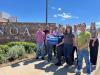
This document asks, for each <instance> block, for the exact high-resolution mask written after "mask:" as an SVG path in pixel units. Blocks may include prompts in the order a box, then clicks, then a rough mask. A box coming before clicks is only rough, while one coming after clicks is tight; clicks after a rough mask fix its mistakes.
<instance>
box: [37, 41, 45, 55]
mask: <svg viewBox="0 0 100 75" xmlns="http://www.w3.org/2000/svg"><path fill="white" fill-rule="evenodd" d="M36 47H37V50H36V57H39V56H42V57H44V43H37V44H36Z"/></svg>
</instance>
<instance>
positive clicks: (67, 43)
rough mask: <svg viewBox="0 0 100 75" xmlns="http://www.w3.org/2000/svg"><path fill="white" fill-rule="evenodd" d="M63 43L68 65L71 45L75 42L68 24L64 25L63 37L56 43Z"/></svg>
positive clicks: (70, 56)
mask: <svg viewBox="0 0 100 75" xmlns="http://www.w3.org/2000/svg"><path fill="white" fill-rule="evenodd" d="M62 43H64V57H65V60H66V62H67V64H68V65H72V64H73V61H72V51H73V45H74V43H75V38H74V34H72V27H71V26H70V25H67V26H66V30H65V33H64V39H63V41H62V42H61V43H59V44H58V45H61V44H62Z"/></svg>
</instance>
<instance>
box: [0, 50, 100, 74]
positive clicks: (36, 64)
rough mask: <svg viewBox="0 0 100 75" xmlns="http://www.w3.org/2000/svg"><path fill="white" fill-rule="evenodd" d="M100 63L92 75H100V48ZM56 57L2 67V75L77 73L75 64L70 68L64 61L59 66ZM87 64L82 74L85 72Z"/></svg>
mask: <svg viewBox="0 0 100 75" xmlns="http://www.w3.org/2000/svg"><path fill="white" fill-rule="evenodd" d="M98 54H99V55H98V64H97V68H96V70H94V71H93V72H92V75H100V58H99V57H100V50H99V52H98ZM54 62H55V59H54V61H53V62H52V63H49V64H47V63H45V61H41V60H38V61H35V59H32V60H27V61H23V62H21V63H16V64H13V65H11V66H6V67H2V68H0V75H75V73H74V70H75V66H73V67H71V68H69V67H68V66H66V64H65V63H64V64H63V66H60V67H57V66H55V65H54ZM84 67H85V64H83V70H82V74H81V75H86V74H85V68H84Z"/></svg>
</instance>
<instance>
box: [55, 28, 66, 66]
mask: <svg viewBox="0 0 100 75" xmlns="http://www.w3.org/2000/svg"><path fill="white" fill-rule="evenodd" d="M60 30H61V32H60V35H59V37H58V38H59V39H58V44H57V45H56V47H57V63H56V64H55V65H56V66H60V65H62V59H61V58H62V56H63V55H64V49H63V47H64V44H61V45H59V43H61V42H62V40H63V39H64V32H65V28H64V27H61V28H60Z"/></svg>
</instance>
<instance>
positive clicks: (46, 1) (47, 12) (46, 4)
mask: <svg viewBox="0 0 100 75" xmlns="http://www.w3.org/2000/svg"><path fill="white" fill-rule="evenodd" d="M45 20H46V26H47V25H48V0H46V18H45Z"/></svg>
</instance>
